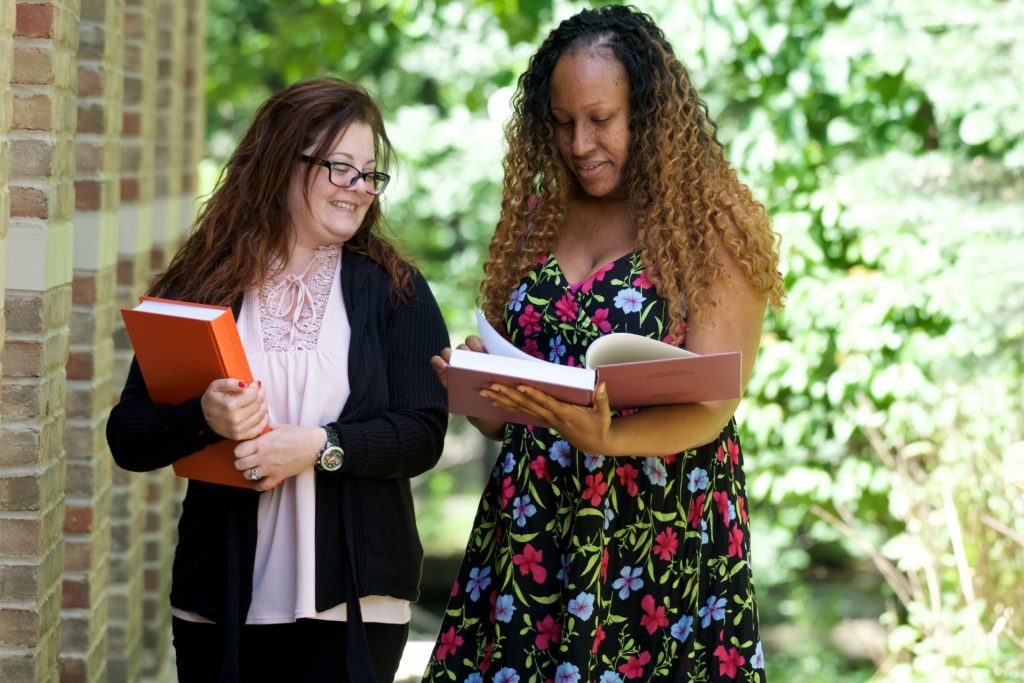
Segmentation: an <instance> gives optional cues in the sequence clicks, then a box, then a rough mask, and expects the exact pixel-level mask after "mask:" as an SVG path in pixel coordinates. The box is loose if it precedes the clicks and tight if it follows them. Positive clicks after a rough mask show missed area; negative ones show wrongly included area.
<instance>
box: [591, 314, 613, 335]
mask: <svg viewBox="0 0 1024 683" xmlns="http://www.w3.org/2000/svg"><path fill="white" fill-rule="evenodd" d="M590 322H592V323H594V326H595V327H596V328H597V329H599V330H601V331H602V332H611V331H612V324H611V323H610V322H608V309H607V308H599V309H597V310H596V311H594V314H593V315H591V316H590Z"/></svg>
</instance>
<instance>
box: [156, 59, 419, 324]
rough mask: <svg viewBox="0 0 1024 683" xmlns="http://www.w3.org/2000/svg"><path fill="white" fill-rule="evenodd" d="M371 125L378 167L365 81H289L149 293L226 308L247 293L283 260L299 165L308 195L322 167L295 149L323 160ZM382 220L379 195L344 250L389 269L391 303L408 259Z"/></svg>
mask: <svg viewBox="0 0 1024 683" xmlns="http://www.w3.org/2000/svg"><path fill="white" fill-rule="evenodd" d="M357 121H358V122H360V123H364V124H366V125H368V126H369V127H370V128H371V130H372V131H373V138H374V155H375V157H376V161H377V167H378V168H379V169H381V170H386V169H387V168H388V165H389V164H390V162H391V159H392V157H393V155H394V154H393V150H392V148H391V142H390V141H389V140H388V136H387V133H386V131H385V130H384V120H383V117H382V116H381V113H380V110H379V108H378V107H377V105H376V103H374V101H373V98H371V97H370V95H369V93H367V92H366V90H364V89H363V88H362V87H360V86H358V85H355V84H352V83H348V82H345V81H342V80H340V79H337V78H326V77H325V78H317V79H313V80H308V81H302V82H299V83H295V84H293V85H291V86H289V87H287V88H285V89H284V90H282V91H281V92H279V93H277V94H276V95H273V96H271V97H270V98H269V99H268V100H267V101H266V102H264V103H263V104H262V105H261V106H260V108H259V110H258V111H257V112H256V115H255V117H254V118H253V120H252V123H250V124H249V128H248V129H247V130H246V132H245V134H244V135H243V136H242V139H241V141H240V142H239V143H238V147H237V148H236V149H235V151H234V153H233V154H232V155H231V158H230V159H229V160H228V162H227V165H226V166H225V167H224V169H223V170H222V171H221V174H220V178H219V180H218V182H217V186H216V188H215V189H214V191H213V192H212V193H211V195H210V196H209V198H208V199H207V200H206V202H205V204H204V205H203V207H202V209H201V210H200V212H199V215H198V216H197V218H196V222H195V226H194V230H193V232H192V233H191V234H190V235H189V237H188V239H187V240H186V241H185V244H184V245H183V246H182V247H181V249H180V250H179V251H178V253H177V254H176V255H175V256H174V258H173V259H172V261H171V263H170V265H169V266H168V267H167V269H166V270H165V271H164V272H163V273H162V274H161V275H159V276H158V277H157V278H156V280H155V281H154V283H153V285H152V287H151V288H150V294H151V295H152V296H174V297H175V298H178V299H183V300H186V301H193V302H196V303H205V304H216V305H220V306H229V305H231V304H232V303H233V302H234V301H235V300H236V299H237V298H238V297H239V296H241V295H242V294H243V293H244V292H245V290H246V289H247V288H249V287H253V286H255V285H257V284H259V283H260V282H262V281H263V280H264V279H266V278H268V277H271V276H273V275H274V274H275V273H276V272H279V271H280V270H281V269H282V268H283V267H284V264H285V263H286V262H287V260H288V256H289V250H290V249H291V240H292V230H291V220H290V217H289V215H288V185H289V181H290V179H291V175H292V171H293V169H294V168H295V166H296V164H303V165H304V166H305V174H304V176H303V178H304V188H305V190H304V195H305V197H306V200H307V201H308V200H309V184H310V179H311V177H312V174H313V173H316V172H317V171H319V170H320V167H319V166H315V165H313V164H306V163H305V162H303V161H301V160H300V159H299V154H300V153H301V152H302V151H303V150H304V149H306V148H308V147H309V146H310V145H313V144H315V145H316V147H315V149H314V151H313V152H312V153H311V154H310V156H314V157H321V158H322V157H324V156H325V155H326V154H327V153H328V151H329V150H330V149H331V148H332V147H333V145H334V143H335V141H336V140H337V138H338V136H340V135H342V134H343V133H344V131H345V130H346V129H347V128H348V126H349V125H351V124H352V123H353V122H357ZM383 227H384V217H383V213H382V211H381V206H380V197H375V198H374V201H373V203H372V204H371V205H370V207H369V209H368V210H367V212H366V217H365V218H364V219H363V222H362V224H361V225H360V226H359V229H358V230H357V231H356V232H355V234H354V235H353V236H352V237H351V238H350V239H349V240H348V241H347V242H345V244H344V249H345V250H347V251H351V252H356V253H359V254H363V255H365V256H368V257H369V258H371V259H372V260H374V261H375V262H377V263H379V264H380V265H381V266H382V267H383V268H384V269H385V270H386V271H387V273H388V276H389V278H390V285H391V286H390V290H391V295H392V299H393V301H400V300H406V299H408V297H409V296H410V294H411V291H412V288H411V280H410V270H411V264H410V263H409V262H408V261H406V260H405V259H404V258H403V257H402V256H401V255H399V253H398V251H397V249H395V247H394V246H393V245H392V244H391V242H390V241H389V240H388V239H386V238H385V237H383V236H382V235H381V231H382V230H383Z"/></svg>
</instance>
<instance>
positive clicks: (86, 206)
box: [75, 180, 103, 211]
mask: <svg viewBox="0 0 1024 683" xmlns="http://www.w3.org/2000/svg"><path fill="white" fill-rule="evenodd" d="M102 198H103V184H102V183H101V182H100V181H98V180H78V181H75V208H76V209H78V210H80V211H99V210H100V209H101V208H102V206H103V203H102Z"/></svg>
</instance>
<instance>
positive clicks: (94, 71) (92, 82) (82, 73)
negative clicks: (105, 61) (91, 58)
mask: <svg viewBox="0 0 1024 683" xmlns="http://www.w3.org/2000/svg"><path fill="white" fill-rule="evenodd" d="M78 96H79V97H103V69H102V68H101V67H99V66H94V65H92V64H81V63H79V65H78Z"/></svg>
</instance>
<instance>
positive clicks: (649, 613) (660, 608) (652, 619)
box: [640, 595, 668, 636]
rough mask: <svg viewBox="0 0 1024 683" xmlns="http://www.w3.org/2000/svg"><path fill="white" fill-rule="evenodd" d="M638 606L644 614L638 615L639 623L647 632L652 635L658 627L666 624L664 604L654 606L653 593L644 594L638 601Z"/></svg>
mask: <svg viewBox="0 0 1024 683" xmlns="http://www.w3.org/2000/svg"><path fill="white" fill-rule="evenodd" d="M640 607H642V608H643V610H644V615H643V616H642V617H640V625H641V626H644V627H646V628H647V632H648V633H649V634H651V635H652V636H653V635H654V632H655V631H657V630H658V629H659V628H664V627H665V626H668V617H667V616H666V615H665V606H664V605H657V606H655V604H654V596H653V595H645V596H644V599H643V600H641V601H640Z"/></svg>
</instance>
